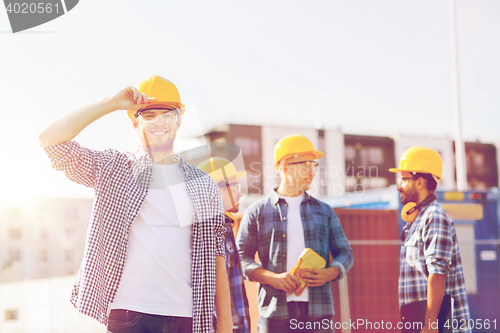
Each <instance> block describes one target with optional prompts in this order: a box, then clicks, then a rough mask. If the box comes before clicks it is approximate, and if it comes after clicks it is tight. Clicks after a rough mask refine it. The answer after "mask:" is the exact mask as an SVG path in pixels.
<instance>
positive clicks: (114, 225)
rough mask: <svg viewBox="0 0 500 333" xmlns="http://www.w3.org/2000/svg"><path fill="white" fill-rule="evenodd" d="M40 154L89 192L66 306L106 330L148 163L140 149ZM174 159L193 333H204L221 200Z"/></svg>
mask: <svg viewBox="0 0 500 333" xmlns="http://www.w3.org/2000/svg"><path fill="white" fill-rule="evenodd" d="M45 152H46V153H47V155H48V156H49V158H50V160H51V163H52V167H53V168H54V169H55V170H60V171H63V172H64V173H65V175H66V177H68V178H69V179H70V180H72V181H74V182H76V183H78V184H82V185H85V186H87V187H91V188H93V189H94V193H95V200H94V205H93V208H92V214H91V218H90V225H89V227H88V231H87V241H86V248H85V253H84V256H83V261H82V264H81V266H80V270H79V272H78V275H77V279H76V283H75V286H74V289H73V292H72V295H71V302H72V303H73V305H74V306H75V307H76V308H77V310H78V311H79V312H81V313H83V314H85V315H88V316H90V317H92V318H94V319H96V320H97V321H99V322H100V323H102V324H105V325H106V324H107V321H108V310H109V308H110V307H109V305H110V304H111V303H112V302H113V298H114V296H115V294H116V290H117V288H118V287H119V283H120V278H121V276H122V273H123V268H124V263H125V260H126V257H127V244H128V234H129V231H130V227H131V225H132V223H133V221H134V219H135V217H136V216H137V213H138V212H139V210H140V209H141V206H142V204H143V202H144V199H145V198H146V196H147V194H148V191H149V185H150V183H151V175H152V160H151V157H150V156H149V155H148V154H147V153H146V152H145V151H144V150H142V149H139V150H138V151H137V152H136V153H123V152H119V151H117V150H115V149H109V150H105V151H97V150H91V149H87V148H84V147H82V146H80V145H79V144H78V143H76V142H73V141H68V142H62V143H59V144H56V145H53V146H50V147H47V148H45ZM177 158H178V159H179V161H180V165H181V168H182V171H183V173H184V176H185V179H184V181H185V185H186V189H187V191H188V193H189V196H190V197H191V200H192V202H193V206H194V224H193V253H192V266H191V270H192V281H193V299H192V301H193V332H196V333H197V332H209V331H210V328H211V326H212V319H213V310H214V298H215V284H216V281H215V258H216V256H223V257H225V247H224V232H225V227H224V210H223V207H222V199H221V197H220V192H219V188H218V187H217V185H216V184H215V182H214V181H213V180H212V179H211V178H210V177H209V176H208V175H206V174H205V173H203V172H202V171H200V170H199V169H197V168H195V167H193V166H191V165H189V164H187V163H185V162H183V161H182V159H181V158H180V157H178V156H177Z"/></svg>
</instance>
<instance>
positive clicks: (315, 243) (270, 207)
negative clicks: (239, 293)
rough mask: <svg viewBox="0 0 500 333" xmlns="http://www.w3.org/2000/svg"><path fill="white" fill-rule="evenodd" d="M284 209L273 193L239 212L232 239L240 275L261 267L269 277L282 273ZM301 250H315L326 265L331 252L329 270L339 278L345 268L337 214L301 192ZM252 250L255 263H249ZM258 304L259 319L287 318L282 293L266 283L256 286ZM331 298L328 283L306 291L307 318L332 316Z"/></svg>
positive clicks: (346, 249)
mask: <svg viewBox="0 0 500 333" xmlns="http://www.w3.org/2000/svg"><path fill="white" fill-rule="evenodd" d="M287 209H288V204H287V203H286V200H285V199H283V198H280V197H279V195H278V194H277V193H276V191H271V194H270V195H269V196H268V197H266V198H264V199H261V200H259V201H257V202H255V203H253V204H252V205H251V206H250V207H249V208H248V210H247V211H246V212H245V214H244V216H243V219H242V221H241V225H240V229H239V231H238V236H237V239H236V245H237V246H238V249H239V253H240V257H241V263H242V267H243V271H244V273H245V275H246V277H249V276H250V274H251V273H252V272H253V271H254V270H255V269H257V268H259V267H262V268H264V269H266V270H269V271H271V272H274V273H278V274H280V273H284V272H286V260H287V250H286V249H287V239H288V237H286V232H287V220H286V216H287ZM300 215H301V219H302V226H303V229H304V240H305V246H306V247H308V248H311V249H313V250H314V251H316V252H317V253H318V254H319V255H320V256H321V257H323V258H324V259H325V260H326V262H328V261H329V253H330V252H331V253H332V255H333V257H334V258H335V260H334V261H333V262H332V263H331V264H330V266H335V267H337V268H338V269H339V270H340V276H339V279H340V278H342V277H343V276H344V275H345V274H346V272H347V271H348V270H349V269H350V268H351V266H352V263H353V257H352V250H351V247H350V246H349V242H348V241H347V238H346V237H345V234H344V231H343V230H342V227H341V225H340V222H339V219H338V218H337V215H336V214H335V212H334V211H333V209H332V208H331V207H330V206H328V205H327V204H326V203H324V202H322V201H319V200H317V199H315V198H313V197H311V196H310V195H308V194H307V193H305V196H304V199H303V200H302V202H301V204H300ZM257 251H258V253H259V258H260V261H261V264H258V263H256V262H255V260H254V258H255V253H256V252H257ZM258 303H259V310H260V315H261V316H262V317H264V318H276V319H286V318H288V306H287V301H286V292H284V291H282V290H277V289H275V288H273V287H272V286H270V285H266V284H259V295H258ZM333 314H334V311H333V298H332V293H331V289H330V284H329V283H326V284H324V285H323V286H321V287H309V316H312V317H324V316H330V315H333Z"/></svg>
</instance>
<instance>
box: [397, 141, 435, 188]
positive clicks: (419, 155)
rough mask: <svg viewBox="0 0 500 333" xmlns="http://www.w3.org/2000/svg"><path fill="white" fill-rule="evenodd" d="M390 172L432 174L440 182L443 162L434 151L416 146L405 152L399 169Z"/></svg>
mask: <svg viewBox="0 0 500 333" xmlns="http://www.w3.org/2000/svg"><path fill="white" fill-rule="evenodd" d="M389 171H390V172H401V171H406V172H414V173H416V172H420V173H430V174H431V175H433V176H434V177H435V178H436V179H438V180H440V179H442V178H441V176H442V174H443V160H442V159H441V156H439V153H438V152H437V151H435V150H434V149H430V148H427V147H421V146H414V147H410V148H408V149H406V150H405V151H404V153H403V155H402V156H401V161H400V162H399V168H391V169H389Z"/></svg>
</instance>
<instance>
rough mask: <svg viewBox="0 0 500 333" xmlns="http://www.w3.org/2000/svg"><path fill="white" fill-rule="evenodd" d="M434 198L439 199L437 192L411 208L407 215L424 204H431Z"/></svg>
mask: <svg viewBox="0 0 500 333" xmlns="http://www.w3.org/2000/svg"><path fill="white" fill-rule="evenodd" d="M434 200H437V195H436V193H434V192H432V194H431V195H429V196H428V197H427V198H425V199H424V200H422V201H421V202H419V203H418V204H416V205H415V207H412V208H410V209H409V210H408V211H407V212H406V215H411V214H412V213H413V212H415V211H416V210H417V209H420V208H422V207H424V206H427V205H428V204H430V203H431V202H433V201H434Z"/></svg>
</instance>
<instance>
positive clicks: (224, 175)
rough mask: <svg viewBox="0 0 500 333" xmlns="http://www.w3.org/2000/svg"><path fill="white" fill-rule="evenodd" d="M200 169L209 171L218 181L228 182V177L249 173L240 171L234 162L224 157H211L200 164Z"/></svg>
mask: <svg viewBox="0 0 500 333" xmlns="http://www.w3.org/2000/svg"><path fill="white" fill-rule="evenodd" d="M198 169H200V170H201V171H203V172H205V173H208V174H209V175H210V177H212V179H213V180H214V181H215V182H216V183H219V182H221V181H224V182H227V180H228V179H231V178H236V179H239V178H241V177H243V176H245V175H246V174H247V172H246V171H240V172H238V171H237V170H236V168H235V166H234V164H233V163H231V162H230V161H229V160H227V159H225V158H222V157H210V158H209V159H207V160H205V161H203V162H201V163H200V164H198Z"/></svg>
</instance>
